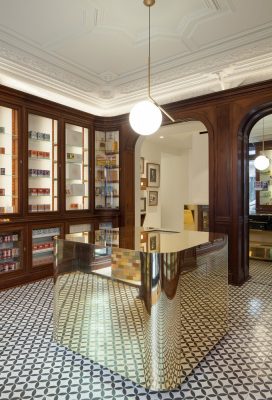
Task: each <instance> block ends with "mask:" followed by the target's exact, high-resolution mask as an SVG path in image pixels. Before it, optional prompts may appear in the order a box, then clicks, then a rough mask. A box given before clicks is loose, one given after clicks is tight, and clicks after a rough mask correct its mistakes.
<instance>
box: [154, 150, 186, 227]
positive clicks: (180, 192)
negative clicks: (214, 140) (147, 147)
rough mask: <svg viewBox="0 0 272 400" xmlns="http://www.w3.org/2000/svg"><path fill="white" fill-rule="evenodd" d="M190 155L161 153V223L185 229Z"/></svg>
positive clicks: (163, 225) (164, 225)
mask: <svg viewBox="0 0 272 400" xmlns="http://www.w3.org/2000/svg"><path fill="white" fill-rule="evenodd" d="M187 165H188V155H187V154H186V153H185V154H180V155H175V154H169V153H162V154H161V191H160V192H161V225H162V227H163V228H168V229H172V230H177V231H180V230H182V229H183V209H184V204H185V203H186V201H187V198H188V176H187V171H188V167H187Z"/></svg>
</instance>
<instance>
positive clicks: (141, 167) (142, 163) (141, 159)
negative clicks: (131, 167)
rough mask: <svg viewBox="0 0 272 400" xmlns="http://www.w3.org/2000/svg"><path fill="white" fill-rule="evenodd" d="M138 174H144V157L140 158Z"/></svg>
mask: <svg viewBox="0 0 272 400" xmlns="http://www.w3.org/2000/svg"><path fill="white" fill-rule="evenodd" d="M140 174H141V175H143V174H144V157H141V158H140Z"/></svg>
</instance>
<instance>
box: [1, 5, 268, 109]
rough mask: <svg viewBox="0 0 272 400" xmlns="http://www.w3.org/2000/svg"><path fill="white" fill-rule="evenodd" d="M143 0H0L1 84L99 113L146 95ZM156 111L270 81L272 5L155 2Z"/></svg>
mask: <svg viewBox="0 0 272 400" xmlns="http://www.w3.org/2000/svg"><path fill="white" fill-rule="evenodd" d="M147 51H148V9H147V7H145V6H144V5H143V2H142V0H46V1H45V0H23V1H22V0H1V1H0V83H2V84H6V85H8V86H11V87H15V88H18V89H20V90H24V91H27V92H29V93H33V94H36V95H40V96H42V97H45V98H48V99H51V100H54V101H58V102H60V103H64V104H67V105H70V106H73V107H76V108H79V109H82V110H85V111H88V112H92V113H95V114H98V115H105V116H106V115H116V114H120V113H123V112H127V111H129V109H130V107H131V106H132V104H134V103H135V101H137V100H139V99H142V98H143V97H145V95H146V86H147V79H146V75H147V70H146V66H147ZM151 61H152V94H153V97H155V98H156V99H157V100H158V101H159V102H160V103H161V104H162V103H166V102H171V101H176V100H180V99H183V98H186V97H193V96H196V95H200V94H204V93H209V92H213V91H218V90H222V89H224V88H225V89H226V88H230V87H236V86H239V85H244V84H247V83H251V82H256V81H260V80H265V79H270V78H272V0H259V1H257V0H171V1H170V0H168V1H167V0H156V4H155V6H153V7H152V8H151Z"/></svg>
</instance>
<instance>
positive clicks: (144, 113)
mask: <svg viewBox="0 0 272 400" xmlns="http://www.w3.org/2000/svg"><path fill="white" fill-rule="evenodd" d="M129 123H130V126H131V128H132V129H133V130H134V131H135V132H136V133H138V134H139V135H145V136H148V135H152V133H155V132H156V131H157V130H158V129H159V128H160V126H161V123H162V113H161V110H160V109H159V108H158V107H157V106H156V105H155V104H154V103H152V102H151V101H149V100H144V101H140V102H139V103H136V104H135V106H133V107H132V109H131V111H130V114H129Z"/></svg>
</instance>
